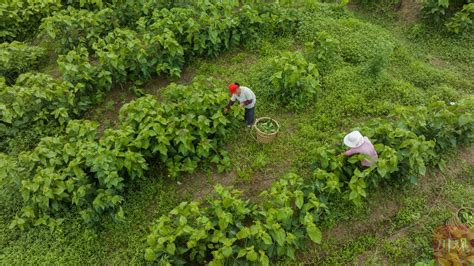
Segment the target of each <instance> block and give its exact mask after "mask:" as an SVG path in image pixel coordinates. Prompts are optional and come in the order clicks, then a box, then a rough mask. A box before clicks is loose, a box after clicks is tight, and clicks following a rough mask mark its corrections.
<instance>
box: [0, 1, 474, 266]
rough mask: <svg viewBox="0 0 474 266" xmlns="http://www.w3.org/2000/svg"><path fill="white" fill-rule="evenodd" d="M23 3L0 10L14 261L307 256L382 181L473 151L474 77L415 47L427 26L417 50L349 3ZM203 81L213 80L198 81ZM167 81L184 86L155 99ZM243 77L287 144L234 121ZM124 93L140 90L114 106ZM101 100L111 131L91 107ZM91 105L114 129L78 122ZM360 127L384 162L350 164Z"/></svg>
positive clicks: (2, 159)
mask: <svg viewBox="0 0 474 266" xmlns="http://www.w3.org/2000/svg"><path fill="white" fill-rule="evenodd" d="M23 2H24V1H23ZM23 2H22V3H20V2H18V1H11V2H9V3H7V4H0V13H2V12H6V13H4V14H9V15H8V16H5V21H6V22H7V23H6V25H13V24H14V25H15V26H12V27H11V28H5V29H3V28H2V29H0V32H1V35H0V37H1V38H3V39H2V40H6V41H12V42H10V43H3V44H2V45H1V46H0V54H1V55H3V56H2V59H1V60H0V61H2V60H3V61H2V62H4V64H3V65H2V66H1V67H0V75H2V76H3V77H0V168H1V169H2V171H1V173H0V202H1V204H0V205H1V207H2V209H4V212H3V213H1V214H0V248H1V249H2V254H1V255H0V260H2V261H3V260H4V261H5V263H7V264H18V263H19V262H20V263H32V264H37V263H56V264H57V263H60V264H64V263H67V262H68V261H69V262H70V260H69V258H71V259H73V260H74V261H76V260H77V261H78V263H80V262H86V263H94V264H103V263H106V264H107V263H112V264H116V263H123V261H128V262H130V263H132V264H143V263H146V262H145V261H144V260H145V259H146V260H148V261H151V262H152V263H159V264H161V263H163V264H165V263H171V264H189V263H197V264H214V265H221V264H226V263H237V264H248V263H255V264H265V265H267V264H270V263H273V262H277V261H280V260H282V261H284V262H289V261H294V260H295V259H296V258H300V256H299V255H297V252H301V250H304V248H305V246H306V244H307V243H308V242H309V241H308V240H311V241H312V242H313V243H315V244H317V245H318V247H320V244H321V243H323V245H324V242H322V232H321V231H322V229H324V227H325V226H327V224H328V223H334V222H335V221H338V220H339V219H343V218H344V215H346V216H347V215H349V214H351V212H352V211H354V210H356V209H357V206H359V207H360V206H361V205H364V204H367V202H366V199H367V198H369V197H371V196H372V193H373V192H374V191H376V190H379V189H380V187H382V189H385V190H387V189H388V190H393V191H396V190H397V189H398V188H399V187H400V186H405V185H407V184H410V183H415V182H417V180H418V179H419V178H420V176H423V175H425V174H426V173H427V172H429V171H430V169H432V167H439V168H440V169H444V167H446V165H445V161H444V159H443V157H442V155H443V154H444V153H446V152H447V151H450V150H454V149H456V148H457V147H460V146H464V145H470V144H471V143H472V142H473V138H474V133H473V128H474V121H473V120H474V118H473V116H472V113H473V111H474V110H473V109H474V105H473V101H472V97H469V96H467V93H470V92H472V88H473V87H472V85H473V83H472V82H473V80H472V79H470V78H469V77H468V75H466V74H465V73H461V71H459V70H458V69H457V67H458V65H456V64H453V65H449V66H446V67H437V66H432V65H430V64H429V63H427V62H428V61H429V60H431V59H432V58H433V57H435V56H437V50H434V51H429V57H427V58H425V56H426V55H425V54H423V53H424V52H426V51H428V50H429V49H431V48H432V47H434V48H436V49H441V48H440V47H441V46H440V47H438V46H436V45H437V44H436V45H431V46H429V45H428V46H427V47H426V48H423V49H425V50H426V51H425V50H423V49H421V50H417V49H418V46H416V47H415V48H413V47H409V46H408V45H407V44H406V43H405V42H408V43H411V42H412V41H413V42H414V40H415V41H416V42H418V41H423V40H424V39H423V38H425V37H423V36H424V35H422V34H421V33H420V32H419V31H421V30H423V28H416V27H412V28H410V30H411V33H410V32H409V33H407V34H411V35H410V36H411V37H409V38H407V39H403V41H402V42H401V41H399V40H398V38H397V37H400V36H397V35H396V34H392V33H391V32H390V31H389V30H386V29H384V28H383V27H381V26H377V25H374V24H373V23H369V22H364V21H363V20H361V19H358V18H356V16H354V15H353V14H352V13H350V12H348V11H347V10H346V9H344V6H345V5H346V4H347V2H348V1H340V2H338V3H335V4H323V3H316V2H312V3H306V2H298V3H293V2H291V3H290V2H287V3H284V2H285V1H282V3H280V4H275V3H258V4H255V3H253V2H254V1H234V0H228V1H156V0H145V1H118V0H85V1H68V0H67V1H59V2H57V1H33V2H34V3H33V2H31V1H27V2H28V3H29V5H27V6H25V5H24V4H23ZM247 2H248V4H246V3H247ZM360 2H364V3H365V4H369V3H366V1H360ZM383 2H384V3H385V2H387V3H388V2H389V3H390V4H387V6H386V9H387V10H389V9H391V8H392V7H393V5H394V4H396V3H398V2H397V1H392V0H387V1H383ZM371 5H372V4H371ZM373 5H374V6H376V5H377V6H378V7H377V8H379V7H380V6H381V5H383V4H381V3H377V4H373ZM453 6H455V5H453ZM40 7H41V8H40ZM464 8H465V10H464V11H463V12H464V13H462V14H460V15H454V17H456V16H457V17H459V19H457V20H458V22H454V19H453V20H452V21H451V22H448V24H449V23H451V26H450V27H452V29H453V31H456V30H455V28H459V32H461V31H465V30H464V29H467V28H468V25H469V24H470V22H469V21H470V18H471V17H470V12H469V10H470V5H466V6H464ZM17 9H18V10H17ZM19 9H24V10H19ZM22 12H28V15H25V16H20V14H23V13H22ZM471 13H472V12H471ZM13 14H16V15H13ZM463 14H464V15H463ZM460 21H461V22H460ZM385 26H386V25H385ZM397 34H405V33H397ZM417 34H418V35H417ZM423 34H426V33H423ZM414 35H416V36H415V37H413V36H414ZM420 36H421V37H420ZM456 38H457V37H456ZM14 40H27V42H24V43H19V42H15V41H14ZM442 40H443V41H444V42H446V43H448V44H449V45H453V47H454V48H453V47H451V50H450V51H449V52H446V54H445V55H446V56H447V57H446V58H448V57H449V56H450V55H451V54H452V53H454V55H455V57H453V58H451V57H449V58H451V59H452V60H458V61H459V62H458V61H456V63H460V64H463V65H462V66H463V67H464V68H462V69H469V67H470V64H471V62H470V60H468V59H469V53H468V55H467V56H466V57H464V56H463V55H462V53H466V51H467V50H466V49H464V50H463V49H461V50H459V51H455V52H453V51H452V50H454V49H455V48H456V47H458V46H459V47H461V46H462V47H464V46H463V45H465V44H464V43H463V42H465V41H466V40H469V37H468V36H467V37H466V35H465V36H463V37H462V38H461V39H454V37H453V39H449V40H445V39H442ZM33 44H34V45H33ZM443 45H444V44H443ZM412 48H413V49H412ZM229 49H232V50H231V51H230V52H227V53H223V52H224V51H226V50H229ZM420 51H422V52H420ZM431 52H433V54H431ZM426 53H428V52H426ZM45 54H47V55H48V57H49V60H43V58H45V57H46V56H45ZM221 56H223V57H222V58H221ZM446 60H447V59H446ZM40 62H41V63H44V64H48V65H47V66H43V65H42V64H40ZM450 62H451V61H450ZM187 66H190V67H189V68H188V69H185V68H186V67H187ZM45 73H49V74H45ZM183 73H184V74H186V75H183ZM196 73H197V74H204V75H206V76H214V77H216V78H217V79H215V78H209V77H206V78H204V77H197V78H195V79H193V81H192V82H191V81H190V80H192V79H191V78H189V76H193V75H194V74H196ZM156 76H161V77H160V79H161V78H166V81H167V82H166V83H168V80H178V79H179V80H178V84H175V83H171V85H169V86H167V87H166V88H164V87H163V86H161V85H159V86H158V87H160V88H159V90H156V91H158V92H157V94H158V95H157V96H158V97H156V96H155V95H146V92H150V90H149V89H147V88H145V89H142V86H143V85H146V84H147V82H150V80H151V83H152V84H151V85H155V84H154V83H155V82H156V83H158V82H157V80H156V79H155V77H156ZM181 76H184V77H183V78H181V79H180V77H181ZM464 77H468V78H464ZM233 81H239V82H240V83H241V84H243V85H245V86H249V87H250V88H252V90H253V91H254V92H255V93H256V95H257V99H258V100H257V105H256V108H257V116H263V115H269V116H271V117H272V118H275V119H277V120H278V121H279V124H280V125H281V126H282V127H281V132H280V133H279V136H278V138H277V139H276V140H275V142H274V143H272V145H267V146H261V145H258V144H255V143H253V139H252V138H250V137H249V136H248V135H247V133H244V132H243V130H240V129H239V125H240V123H239V122H240V121H239V120H240V119H241V118H242V117H243V112H242V109H239V108H233V109H232V111H231V112H230V113H227V114H224V113H223V110H224V106H225V104H226V102H227V101H228V93H227V89H225V86H226V84H228V83H229V82H233ZM183 83H184V84H183ZM117 89H120V91H122V92H123V91H124V92H127V89H128V90H130V91H134V92H135V94H136V95H135V96H132V97H129V98H128V99H127V98H126V97H125V98H122V99H120V100H118V98H120V97H119V96H117V95H116V94H115V93H116V92H117ZM466 92H467V93H466ZM136 97H138V98H136ZM111 98H112V100H111ZM131 98H136V99H134V100H133V101H129V99H131ZM104 99H107V105H109V103H110V102H111V103H112V104H110V106H111V108H110V109H108V111H109V112H114V115H116V118H115V117H112V118H111V119H114V121H113V127H110V123H106V121H105V120H107V121H108V122H110V121H109V120H108V119H110V118H109V117H105V114H104V115H103V114H102V111H103V109H102V108H95V107H96V105H97V104H100V103H102V102H104ZM119 107H120V108H119ZM94 109H95V110H94ZM90 110H92V111H95V112H96V113H98V117H99V119H98V120H99V121H98V122H100V125H99V123H96V122H92V121H89V120H86V119H81V118H84V115H86V117H89V118H90V117H91V116H90V113H89V111H90ZM111 110H112V111H111ZM118 110H120V111H118ZM381 117H382V118H383V119H381ZM102 119H103V121H102ZM115 120H116V121H115ZM267 126H268V127H269V130H270V126H271V125H267ZM355 126H359V127H358V128H356V129H358V130H361V131H362V133H363V134H364V135H366V136H368V137H369V138H370V139H371V140H372V142H373V143H374V144H375V148H376V150H377V152H378V154H379V159H378V161H377V163H376V164H374V165H373V166H372V167H369V168H364V167H362V166H361V165H360V162H361V160H363V159H366V158H365V157H364V156H362V155H357V156H352V157H350V158H349V157H346V156H343V155H341V153H342V152H343V147H342V146H341V145H340V140H341V139H342V137H343V133H342V132H345V131H347V130H349V129H350V128H353V127H355ZM1 152H4V153H5V154H4V153H1ZM289 169H291V171H288V170H289ZM226 170H235V171H234V172H231V173H227V174H221V173H222V172H225V171H226ZM288 172H290V173H289V174H288ZM284 173H287V174H284ZM203 175H206V177H204V179H206V178H207V179H206V180H205V181H204V180H203V177H202V176H203ZM253 175H255V178H253ZM281 176H282V177H281ZM280 177H281V178H280ZM221 178H222V182H224V183H227V184H236V185H238V186H239V189H233V188H229V187H224V186H222V185H219V184H217V185H215V186H214V191H215V193H210V195H207V194H208V190H206V189H205V188H204V187H206V186H207V185H209V186H210V184H211V183H214V182H215V181H217V183H220V182H221ZM275 178H278V179H276V180H275ZM262 179H265V180H263V181H262ZM229 180H230V181H229ZM259 182H262V186H261V187H260V183H259ZM270 182H272V184H271V185H270ZM181 183H184V184H183V185H182V186H181V187H180V188H178V189H176V187H179V185H180V184H181ZM263 183H265V184H263ZM176 184H178V185H176ZM189 187H195V189H196V190H202V191H199V192H200V197H199V198H202V197H205V196H209V197H207V200H197V199H195V198H196V197H195V195H188V194H186V192H183V191H182V190H185V189H187V188H189ZM210 187H211V186H210ZM209 189H210V188H209ZM247 189H248V190H249V191H247ZM177 190H179V191H177ZM262 190H263V192H262ZM256 192H259V193H256ZM260 192H262V193H260ZM174 194H176V195H174ZM182 200H185V201H184V202H182V203H180V204H179V202H180V201H182ZM354 205H355V206H356V207H354ZM341 206H344V210H342V207H341ZM349 216H350V215H349ZM402 216H403V217H402ZM404 216H406V215H405V214H403V215H402V214H401V215H400V217H401V218H400V220H403V221H404V222H406V221H413V218H411V217H408V218H406V217H404ZM117 222H118V223H117ZM150 225H151V228H149V226H150ZM87 226H92V227H88V229H87V230H84V229H85V228H87ZM48 227H49V228H48ZM8 228H10V229H8ZM16 228H21V229H24V230H23V231H22V232H21V233H20V232H19V231H18V230H17V229H16ZM121 230H124V231H123V235H122V234H121V232H117V231H121ZM425 231H428V229H426V230H425ZM146 234H148V237H147V240H146V241H144V239H145V235H146ZM425 238H426V237H425ZM36 239H41V241H38V240H36ZM363 239H365V240H366V241H367V243H372V242H373V241H374V240H373V238H370V237H369V238H363ZM43 241H44V243H43ZM371 241H372V242H371ZM30 243H31V245H30ZM63 243H64V245H63ZM103 243H106V244H103ZM367 243H366V244H367ZM46 246H47V247H48V249H49V251H48V252H46V253H47V254H46V255H45V254H44V253H45V252H44V250H45V249H46ZM385 246H387V245H385ZM384 248H385V249H386V251H387V254H396V253H397V252H399V251H398V250H396V248H394V247H392V246H390V247H384ZM385 249H384V250H385ZM96 250H97V252H95V251H96ZM416 250H418V249H416ZM414 252H415V251H413V252H412V253H414ZM412 253H410V254H412ZM56 254H60V255H56ZM346 255H347V254H346ZM346 255H345V256H346ZM347 256H348V255H347ZM347 256H346V257H347ZM396 256H398V255H396ZM396 256H395V255H394V257H396ZM109 257H110V258H111V260H109ZM328 261H332V260H325V262H328ZM334 261H338V260H334ZM318 262H320V261H319V258H318ZM345 262H346V261H345ZM396 262H397V263H398V262H399V261H396Z"/></svg>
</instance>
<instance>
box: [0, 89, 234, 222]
mask: <svg viewBox="0 0 474 266" xmlns="http://www.w3.org/2000/svg"><path fill="white" fill-rule="evenodd" d="M165 98H166V99H165V102H164V103H163V102H162V103H158V101H157V100H156V99H155V98H153V97H152V96H148V97H143V98H140V99H138V100H136V101H134V102H131V103H129V104H126V105H125V106H123V108H122V110H121V112H120V120H121V121H120V128H119V129H116V130H114V129H108V130H106V131H105V132H104V133H103V135H102V136H99V131H98V125H97V124H96V123H93V122H89V121H86V120H82V121H81V120H73V121H70V122H69V123H68V125H67V127H66V130H65V134H64V135H60V136H58V137H48V138H43V139H42V140H41V142H40V143H39V144H38V146H37V147H36V148H35V149H34V150H33V151H31V152H25V153H21V154H20V155H19V157H18V163H11V164H9V165H6V166H5V170H6V171H8V172H12V173H15V174H9V175H8V179H9V180H10V181H11V182H13V183H15V184H16V185H17V187H18V188H17V189H18V190H19V191H21V194H22V196H23V200H24V207H23V208H22V211H21V214H20V215H18V216H17V217H16V219H15V220H14V221H13V223H12V226H20V227H24V226H26V225H29V224H33V225H35V226H37V225H43V224H44V225H51V226H54V225H56V224H58V222H60V221H61V218H60V217H61V213H62V212H64V211H65V210H66V209H68V208H70V207H71V206H73V208H74V209H75V210H77V211H78V212H79V213H80V214H81V216H82V218H83V219H84V220H85V221H87V222H97V221H99V220H100V218H101V216H104V215H105V214H109V213H110V214H112V215H113V218H114V219H116V220H122V219H123V212H122V210H121V208H120V205H121V203H122V201H123V197H122V196H121V194H123V191H124V189H125V187H126V185H127V184H128V183H129V182H130V181H131V180H134V179H137V178H144V177H145V173H146V170H148V169H149V165H148V162H147V161H156V160H158V161H159V162H161V163H162V165H163V166H162V168H163V169H166V172H167V173H168V175H169V176H171V177H173V178H175V177H177V176H178V174H180V173H181V172H189V173H191V172H193V171H194V170H195V169H196V167H197V164H198V163H200V162H202V161H204V160H207V161H209V162H212V163H215V164H217V165H218V166H219V169H220V171H222V170H224V169H225V168H228V167H229V164H230V161H229V159H228V157H227V152H226V151H225V150H223V140H225V139H226V138H227V136H228V132H229V130H230V129H232V128H233V125H235V124H236V123H235V118H236V116H237V114H238V113H239V112H238V111H235V112H234V113H233V114H232V115H228V116H224V114H223V110H222V106H223V105H224V104H225V102H226V94H225V93H224V92H223V91H222V90H218V89H216V88H214V89H212V88H209V85H208V83H206V82H205V81H196V82H195V83H193V85H191V86H189V87H187V86H178V85H170V86H169V87H168V88H167V90H166V95H165ZM9 161H13V162H14V161H15V160H14V159H9ZM5 178H6V177H5Z"/></svg>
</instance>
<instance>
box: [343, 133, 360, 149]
mask: <svg viewBox="0 0 474 266" xmlns="http://www.w3.org/2000/svg"><path fill="white" fill-rule="evenodd" d="M344 144H346V145H347V146H348V147H350V148H357V147H359V146H360V145H362V144H364V136H362V134H360V132H359V131H358V130H355V131H352V132H351V133H349V134H347V135H346V136H345V137H344Z"/></svg>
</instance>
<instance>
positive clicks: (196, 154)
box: [120, 80, 239, 178]
mask: <svg viewBox="0 0 474 266" xmlns="http://www.w3.org/2000/svg"><path fill="white" fill-rule="evenodd" d="M213 86H214V85H212V82H211V83H209V82H208V81H207V82H206V81H205V80H204V81H196V82H194V83H193V84H192V85H190V86H183V85H176V84H172V85H170V86H168V87H167V88H166V90H165V92H164V100H165V104H163V103H161V102H158V101H157V100H156V99H155V98H154V97H151V96H146V97H142V98H140V99H138V100H136V101H133V102H131V103H129V104H126V105H124V106H123V107H122V109H121V110H120V122H121V125H122V126H123V127H124V128H125V129H129V130H132V132H134V134H133V135H132V136H131V137H132V138H134V141H133V142H132V143H131V145H132V146H133V147H134V148H137V149H139V150H141V152H142V153H143V154H145V156H146V157H147V158H155V159H157V160H158V161H159V162H161V163H162V164H163V166H164V167H165V168H166V169H167V172H168V174H169V175H170V176H171V177H173V178H176V177H177V176H178V175H179V174H180V173H182V172H188V173H191V172H193V171H194V170H195V169H196V168H197V166H198V163H200V162H201V161H203V160H210V161H211V162H213V163H216V164H218V166H219V170H220V171H222V170H224V169H225V168H227V167H229V166H230V160H229V158H228V156H227V152H226V151H225V150H224V149H223V142H222V141H223V140H225V139H226V138H228V134H229V129H231V128H234V127H235V126H236V125H238V124H237V123H236V119H237V117H238V114H239V110H235V111H234V112H232V113H230V114H228V115H227V116H225V115H224V114H223V109H222V106H224V105H225V102H226V100H227V94H226V93H224V91H223V90H222V89H219V88H216V87H213Z"/></svg>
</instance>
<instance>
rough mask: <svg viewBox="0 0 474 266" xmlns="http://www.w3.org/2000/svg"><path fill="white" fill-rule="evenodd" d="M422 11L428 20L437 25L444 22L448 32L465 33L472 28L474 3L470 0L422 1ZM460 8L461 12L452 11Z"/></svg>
mask: <svg viewBox="0 0 474 266" xmlns="http://www.w3.org/2000/svg"><path fill="white" fill-rule="evenodd" d="M422 4H423V11H424V12H425V14H426V15H427V17H428V18H430V19H432V20H434V21H435V22H437V23H439V22H441V21H446V23H445V25H446V27H447V29H448V31H450V32H452V33H456V34H458V33H465V32H469V31H470V30H471V29H472V28H473V19H474V3H472V1H471V0H462V1H459V0H451V1H450V0H424V1H423V2H422ZM459 6H462V8H461V10H453V8H458V7H459Z"/></svg>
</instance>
